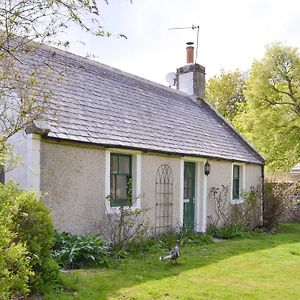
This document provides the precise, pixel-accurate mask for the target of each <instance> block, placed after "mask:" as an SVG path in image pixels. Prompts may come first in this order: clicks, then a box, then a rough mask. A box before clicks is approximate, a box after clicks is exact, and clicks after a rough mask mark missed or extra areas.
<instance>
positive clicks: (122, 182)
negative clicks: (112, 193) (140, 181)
mask: <svg viewBox="0 0 300 300" xmlns="http://www.w3.org/2000/svg"><path fill="white" fill-rule="evenodd" d="M116 198H117V199H124V200H125V199H127V175H117V176H116Z"/></svg>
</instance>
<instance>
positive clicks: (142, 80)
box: [41, 44, 189, 98]
mask: <svg viewBox="0 0 300 300" xmlns="http://www.w3.org/2000/svg"><path fill="white" fill-rule="evenodd" d="M41 48H44V49H46V50H49V51H51V50H52V51H58V52H61V55H63V56H67V57H70V58H74V59H76V60H77V59H78V58H80V59H82V60H84V61H85V62H86V63H89V64H91V65H93V66H96V67H99V66H100V67H102V68H104V69H106V70H107V71H110V72H114V73H117V74H119V75H122V76H125V77H129V78H131V79H135V80H138V81H141V82H143V83H146V84H150V85H152V86H155V87H158V88H162V89H164V90H166V91H168V92H174V93H176V94H179V95H181V96H185V97H188V98H189V96H188V95H187V94H186V93H184V92H182V91H180V90H177V89H172V88H170V87H168V86H166V85H163V84H161V83H157V82H155V81H152V80H150V79H146V78H143V77H141V76H138V75H135V74H132V73H129V72H126V71H123V70H121V69H118V68H115V67H111V66H109V65H106V64H104V63H102V62H99V61H96V60H93V59H90V58H88V57H84V56H81V55H79V54H75V53H72V52H69V51H67V50H64V49H60V48H57V47H54V46H50V45H45V44H42V45H41Z"/></svg>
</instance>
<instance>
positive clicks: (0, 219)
mask: <svg viewBox="0 0 300 300" xmlns="http://www.w3.org/2000/svg"><path fill="white" fill-rule="evenodd" d="M4 206H5V204H2V203H1V207H2V209H1V210H0V299H10V298H12V297H18V296H23V295H27V294H28V292H29V286H28V283H29V278H30V277H32V276H33V272H32V271H31V267H30V258H29V257H28V252H27V249H26V247H25V246H24V245H23V244H22V243H20V242H16V234H14V233H13V232H12V231H11V230H10V228H9V227H10V226H11V225H12V221H11V217H12V216H11V214H10V213H9V209H7V207H6V209H4Z"/></svg>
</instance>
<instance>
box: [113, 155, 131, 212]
mask: <svg viewBox="0 0 300 300" xmlns="http://www.w3.org/2000/svg"><path fill="white" fill-rule="evenodd" d="M131 166H132V159H131V155H126V154H117V153H111V154H110V195H111V199H110V206H111V207H113V206H125V205H128V204H129V203H128V201H130V202H131V201H132V182H131V181H132V172H131V168H132V167H131Z"/></svg>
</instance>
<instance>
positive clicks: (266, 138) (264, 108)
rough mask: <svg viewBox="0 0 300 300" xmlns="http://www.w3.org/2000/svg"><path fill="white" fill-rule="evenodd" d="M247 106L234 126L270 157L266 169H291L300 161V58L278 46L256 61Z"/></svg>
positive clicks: (297, 53) (248, 86)
mask: <svg viewBox="0 0 300 300" xmlns="http://www.w3.org/2000/svg"><path fill="white" fill-rule="evenodd" d="M245 97H246V105H244V106H243V109H242V110H241V111H240V112H239V114H238V115H237V116H236V117H235V119H234V124H235V125H236V126H237V127H238V128H239V129H240V130H241V131H242V133H243V134H244V135H245V136H246V137H247V138H248V139H249V140H250V142H252V143H253V144H254V146H255V147H256V148H257V149H258V150H260V151H261V153H262V154H263V155H265V157H266V158H267V170H268V171H272V172H281V171H286V170H288V169H289V168H290V167H291V166H293V165H294V164H295V163H296V162H298V161H299V160H300V56H299V52H298V49H296V48H292V47H287V46H284V45H282V44H280V43H275V44H272V45H271V46H269V47H268V48H267V50H266V53H265V56H264V57H263V59H261V60H258V61H255V62H254V64H253V66H252V69H251V72H250V75H249V78H248V80H247V82H246V91H245Z"/></svg>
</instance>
